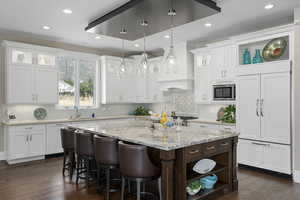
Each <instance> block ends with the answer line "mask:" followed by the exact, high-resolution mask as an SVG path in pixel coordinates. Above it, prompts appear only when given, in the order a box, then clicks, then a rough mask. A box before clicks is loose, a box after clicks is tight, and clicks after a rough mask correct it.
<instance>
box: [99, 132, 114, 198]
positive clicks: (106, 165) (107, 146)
mask: <svg viewBox="0 0 300 200" xmlns="http://www.w3.org/2000/svg"><path fill="white" fill-rule="evenodd" d="M94 148H95V159H96V162H97V167H98V184H99V183H100V170H104V171H105V177H106V189H105V192H106V199H107V200H109V199H110V192H114V191H116V190H114V189H111V180H112V179H111V170H118V168H119V151H118V141H117V140H116V139H113V138H108V137H101V136H98V135H95V136H94Z"/></svg>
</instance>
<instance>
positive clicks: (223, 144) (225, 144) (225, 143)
mask: <svg viewBox="0 0 300 200" xmlns="http://www.w3.org/2000/svg"><path fill="white" fill-rule="evenodd" d="M228 145H229V143H228V142H224V143H222V144H221V146H228Z"/></svg>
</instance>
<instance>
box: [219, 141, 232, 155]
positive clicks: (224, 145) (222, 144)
mask: <svg viewBox="0 0 300 200" xmlns="http://www.w3.org/2000/svg"><path fill="white" fill-rule="evenodd" d="M231 146H232V142H231V140H221V141H219V142H218V151H220V152H223V151H229V150H230V149H231Z"/></svg>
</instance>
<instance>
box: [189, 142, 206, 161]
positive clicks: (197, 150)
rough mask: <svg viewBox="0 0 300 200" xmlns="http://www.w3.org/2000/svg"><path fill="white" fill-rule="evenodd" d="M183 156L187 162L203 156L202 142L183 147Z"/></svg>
mask: <svg viewBox="0 0 300 200" xmlns="http://www.w3.org/2000/svg"><path fill="white" fill-rule="evenodd" d="M185 156H186V160H187V161H188V162H191V161H195V160H199V159H200V157H202V156H203V152H202V144H199V145H194V146H191V147H188V148H186V149H185Z"/></svg>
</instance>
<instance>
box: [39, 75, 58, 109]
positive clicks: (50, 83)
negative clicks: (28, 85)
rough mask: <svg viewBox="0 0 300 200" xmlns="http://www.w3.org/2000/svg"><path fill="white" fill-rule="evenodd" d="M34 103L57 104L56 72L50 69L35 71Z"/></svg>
mask: <svg viewBox="0 0 300 200" xmlns="http://www.w3.org/2000/svg"><path fill="white" fill-rule="evenodd" d="M35 93H36V96H35V98H36V102H38V103H42V104H53V103H57V102H58V72H57V70H52V69H36V71H35Z"/></svg>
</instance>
